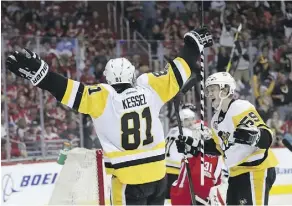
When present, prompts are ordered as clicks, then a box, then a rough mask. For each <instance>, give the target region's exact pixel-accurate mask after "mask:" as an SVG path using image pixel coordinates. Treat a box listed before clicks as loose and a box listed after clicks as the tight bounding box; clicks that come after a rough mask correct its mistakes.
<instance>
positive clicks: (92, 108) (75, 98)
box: [37, 72, 109, 118]
mask: <svg viewBox="0 0 292 206" xmlns="http://www.w3.org/2000/svg"><path fill="white" fill-rule="evenodd" d="M37 86H38V87H39V88H41V89H44V90H47V91H49V92H50V93H51V94H52V95H53V96H54V97H55V98H56V99H57V100H58V101H59V102H61V103H62V104H64V105H67V106H68V107H70V108H72V109H74V110H76V111H78V112H80V113H83V114H89V115H90V116H91V117H93V118H97V117H99V116H100V115H102V113H103V111H104V109H105V106H106V103H107V99H108V96H109V90H108V89H106V87H105V84H98V85H93V86H86V85H84V84H82V83H81V82H78V81H74V80H72V79H68V78H66V77H64V76H62V75H59V74H57V73H55V72H48V74H47V76H46V77H45V78H44V80H43V81H41V83H40V84H38V85H37Z"/></svg>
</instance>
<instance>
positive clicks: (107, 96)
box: [62, 58, 191, 184]
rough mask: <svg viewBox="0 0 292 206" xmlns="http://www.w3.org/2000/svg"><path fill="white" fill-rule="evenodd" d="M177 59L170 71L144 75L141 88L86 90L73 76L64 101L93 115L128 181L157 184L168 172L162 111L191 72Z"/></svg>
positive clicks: (113, 163) (113, 162)
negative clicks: (160, 116) (120, 91)
mask: <svg viewBox="0 0 292 206" xmlns="http://www.w3.org/2000/svg"><path fill="white" fill-rule="evenodd" d="M173 63H174V65H175V66H176V68H172V66H171V65H170V64H168V65H167V66H168V67H167V70H165V71H162V72H158V73H147V74H143V75H141V76H140V77H139V78H138V79H137V86H136V87H134V88H129V89H126V90H124V91H123V92H122V93H118V92H117V91H116V90H115V89H114V88H113V87H112V86H110V85H108V84H98V85H94V86H83V88H82V86H80V85H81V84H80V83H79V82H76V81H73V80H68V83H67V89H66V93H65V95H64V97H63V100H62V103H63V104H66V105H68V106H70V107H72V108H75V109H77V110H78V111H79V112H81V113H86V114H89V115H90V116H91V117H92V120H93V124H94V127H95V131H96V134H97V136H98V137H99V139H100V142H101V145H102V147H103V150H104V152H105V156H106V159H107V160H108V162H107V166H109V167H111V168H112V169H113V175H115V176H116V177H118V178H119V180H120V181H121V182H122V183H124V184H143V183H147V182H153V181H156V180H159V179H162V178H163V177H164V175H165V170H166V169H165V140H164V133H163V127H162V124H161V122H160V119H159V112H160V109H161V107H162V106H163V104H165V103H166V102H168V101H169V100H170V99H172V98H173V97H174V96H175V95H176V94H177V92H178V91H179V89H180V88H181V87H182V85H183V84H184V83H185V82H186V81H187V80H188V78H189V77H190V74H191V71H190V68H189V66H188V65H187V63H186V62H185V61H184V60H183V59H182V58H176V59H175V60H174V61H173ZM80 87H81V88H80ZM154 171H155V172H154Z"/></svg>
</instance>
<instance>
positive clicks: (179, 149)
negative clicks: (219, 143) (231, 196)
mask: <svg viewBox="0 0 292 206" xmlns="http://www.w3.org/2000/svg"><path fill="white" fill-rule="evenodd" d="M180 118H181V120H182V126H183V134H184V137H183V140H184V142H185V144H182V143H181V142H180V141H179V139H178V136H179V131H178V128H177V127H174V128H172V129H171V130H170V131H169V134H168V136H167V141H166V142H167V144H166V164H167V177H168V194H167V197H168V196H169V197H171V204H172V205H191V195H190V191H189V180H188V178H187V177H186V165H185V162H184V160H182V159H183V153H184V154H185V155H187V157H188V162H189V165H190V170H191V175H192V182H193V185H194V191H195V194H196V200H197V202H198V203H199V204H212V205H215V204H217V205H225V204H226V193H227V187H228V171H227V169H226V167H225V166H224V163H223V159H222V157H221V156H220V154H219V155H218V153H217V154H214V153H213V152H208V151H205V154H206V155H205V168H204V169H205V174H204V176H205V184H204V185H203V186H201V184H200V171H201V170H200V166H201V165H200V156H199V155H198V151H197V148H198V144H199V140H200V138H201V132H200V124H199V123H195V120H196V117H195V113H194V112H193V111H192V110H190V109H189V108H185V109H182V110H181V111H180ZM210 138H211V131H210V129H209V128H207V127H205V130H204V139H206V140H209V139H210ZM174 142H175V144H173V143H174Z"/></svg>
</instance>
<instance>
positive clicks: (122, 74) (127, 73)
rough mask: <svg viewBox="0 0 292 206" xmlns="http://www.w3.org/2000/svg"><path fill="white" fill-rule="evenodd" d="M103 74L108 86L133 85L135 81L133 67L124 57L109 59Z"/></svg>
mask: <svg viewBox="0 0 292 206" xmlns="http://www.w3.org/2000/svg"><path fill="white" fill-rule="evenodd" d="M103 74H104V76H105V78H106V81H107V83H108V84H110V85H114V84H121V83H129V84H131V85H133V84H134V83H135V81H136V76H135V67H134V66H133V65H132V64H131V62H130V61H129V60H128V59H126V58H124V57H121V58H115V59H110V60H109V61H108V62H107V64H106V66H105V70H104V72H103Z"/></svg>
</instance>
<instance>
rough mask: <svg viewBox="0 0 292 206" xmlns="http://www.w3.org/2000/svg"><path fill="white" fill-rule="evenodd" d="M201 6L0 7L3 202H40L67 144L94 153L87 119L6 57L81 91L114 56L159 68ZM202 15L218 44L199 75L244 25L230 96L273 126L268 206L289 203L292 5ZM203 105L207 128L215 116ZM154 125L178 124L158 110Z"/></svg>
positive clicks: (167, 111)
mask: <svg viewBox="0 0 292 206" xmlns="http://www.w3.org/2000/svg"><path fill="white" fill-rule="evenodd" d="M200 4H201V2H181V1H177V2H174V1H171V2H166V1H159V2H144V1H141V2H139V1H132V2H114V1H112V2H93V1H82V2H68V1H66V2H64V1H59V2H48V1H39V2H26V1H21V2H15V1H13V2H12V1H10V2H5V1H1V28H2V29H1V173H2V174H1V176H2V195H1V197H2V204H3V205H6V204H16V205H21V204H29V205H32V204H46V203H47V201H48V199H49V197H50V194H51V191H52V188H53V185H54V182H55V180H56V178H57V176H58V172H59V170H60V168H61V166H59V165H57V163H56V162H55V160H56V158H57V155H58V153H59V150H60V149H61V148H62V144H63V142H64V141H69V142H71V143H72V145H74V146H75V147H85V148H89V149H90V148H100V143H99V141H98V137H97V136H96V134H95V132H94V130H93V127H92V122H91V120H90V118H89V117H88V116H86V115H80V114H77V113H75V112H73V111H71V110H69V109H68V108H67V107H65V106H62V105H61V104H59V103H58V102H56V100H55V99H54V98H53V97H52V96H51V95H50V94H49V93H48V92H43V91H41V90H40V89H38V88H34V87H32V85H31V84H30V83H29V82H28V81H26V80H23V79H20V78H18V77H16V76H15V75H13V74H12V73H11V72H7V71H6V68H5V61H4V60H5V59H6V57H7V55H8V54H9V53H10V52H12V51H14V50H17V49H20V48H23V47H26V48H29V49H31V50H33V51H35V52H36V53H38V54H40V55H41V57H42V58H43V59H44V60H45V61H46V62H47V63H48V64H49V66H50V69H51V70H53V71H56V72H58V73H61V74H63V75H64V76H66V77H70V78H72V79H75V80H79V81H81V82H83V83H85V84H96V83H100V82H104V81H105V79H104V76H103V75H102V72H103V69H104V66H105V64H106V62H107V60H108V59H110V58H113V57H120V56H123V57H127V58H128V59H129V60H130V61H131V62H132V63H133V64H134V65H135V67H136V69H137V76H139V75H140V74H141V73H144V72H151V71H159V70H162V69H163V68H164V66H165V64H166V62H167V60H168V59H171V58H173V57H175V56H176V55H177V53H178V51H179V49H180V47H181V46H182V44H183V40H182V37H183V34H184V33H185V32H186V31H188V30H190V29H192V28H196V27H200V7H201V5H200ZM204 8H205V10H204V13H205V15H204V17H205V19H204V22H205V24H206V25H208V27H209V28H210V29H211V32H212V35H213V38H214V41H215V44H214V46H213V47H212V48H210V49H208V50H206V52H205V53H206V55H205V69H206V75H208V74H211V73H214V72H216V71H224V70H225V68H226V65H227V63H228V60H229V54H230V52H231V48H232V46H233V36H234V34H235V32H236V28H237V27H238V25H239V24H240V23H241V24H242V30H241V33H240V35H239V41H238V45H239V46H237V49H236V52H235V57H234V58H233V64H232V69H231V72H232V74H233V75H234V77H235V79H236V81H237V88H238V89H237V91H236V98H243V99H248V100H249V101H251V102H252V103H253V104H255V105H256V107H257V109H258V111H259V113H260V114H261V115H262V117H263V119H264V120H265V121H266V122H267V124H268V126H270V127H271V128H272V129H273V131H274V133H275V139H274V141H273V148H274V149H273V150H274V151H275V153H276V155H277V157H278V159H279V160H280V164H279V165H278V167H277V173H278V177H277V180H276V184H275V186H274V188H273V190H272V197H271V203H272V204H291V201H292V161H291V159H292V153H291V152H290V151H289V150H288V149H287V148H285V147H284V145H283V143H282V139H283V138H284V139H287V140H288V142H290V143H292V72H291V66H292V65H291V63H292V39H291V37H292V36H291V34H292V3H291V2H283V1H282V2H281V1H277V2H267V1H255V2H254V1H252V2H224V1H209V2H204ZM198 92H199V91H197V90H195V89H193V90H192V91H191V92H189V93H188V95H186V96H185V97H184V102H185V103H193V104H195V105H197V106H198V108H199V99H198V95H197V94H198ZM206 104H207V107H206V120H207V121H210V117H211V114H212V110H211V107H210V104H209V102H206ZM161 120H162V122H163V125H164V129H165V131H167V130H168V128H169V127H171V126H173V125H175V123H176V121H175V118H174V114H173V108H172V106H171V104H168V105H166V106H165V107H164V108H163V110H162V111H161ZM47 161H49V162H47ZM44 162H45V163H44ZM19 163H20V164H19Z"/></svg>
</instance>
